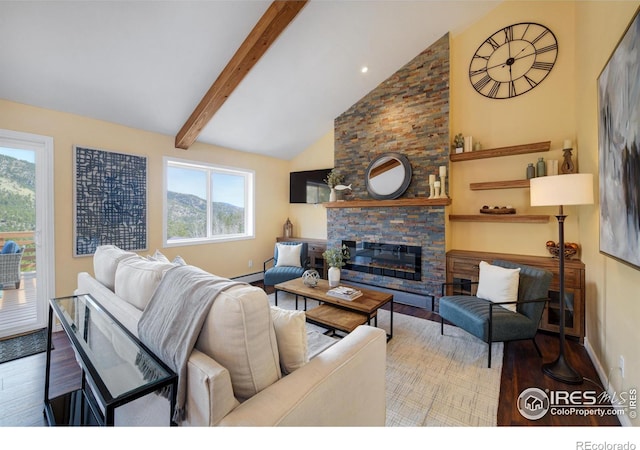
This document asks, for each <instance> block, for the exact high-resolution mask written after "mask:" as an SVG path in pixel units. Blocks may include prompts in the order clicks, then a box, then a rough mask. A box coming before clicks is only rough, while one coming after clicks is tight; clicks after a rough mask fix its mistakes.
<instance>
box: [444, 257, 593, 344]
mask: <svg viewBox="0 0 640 450" xmlns="http://www.w3.org/2000/svg"><path fill="white" fill-rule="evenodd" d="M495 259H502V260H505V261H512V262H515V263H518V264H526V265H528V266H533V267H540V268H542V269H546V270H548V271H549V272H551V273H553V279H552V280H551V286H550V287H549V298H550V299H551V301H550V302H549V303H548V304H547V306H546V307H545V309H544V313H543V314H542V319H541V321H540V327H539V328H540V329H541V330H545V331H552V332H555V333H558V332H560V327H559V324H560V307H559V288H560V285H559V276H558V271H559V268H558V260H557V259H556V258H552V257H544V256H528V255H515V254H510V253H491V252H475V251H467V250H450V251H449V252H447V283H452V282H454V281H455V282H456V283H462V285H463V286H464V282H465V281H466V282H471V281H478V272H479V268H478V267H479V264H480V261H486V262H488V263H491V262H492V261H493V260H495ZM564 281H565V297H566V299H567V301H566V302H565V333H566V335H567V336H573V337H576V338H578V339H579V340H580V342H583V341H584V334H585V332H584V322H585V266H584V264H583V263H582V261H580V260H577V259H565V267H564ZM475 289H476V286H475V285H471V284H468V285H467V289H466V293H472V294H474V293H475ZM453 293H454V291H453V289H452V287H451V286H449V288H448V292H447V295H451V294H453Z"/></svg>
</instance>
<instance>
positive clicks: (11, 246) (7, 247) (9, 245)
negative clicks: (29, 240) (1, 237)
mask: <svg viewBox="0 0 640 450" xmlns="http://www.w3.org/2000/svg"><path fill="white" fill-rule="evenodd" d="M20 250H21V249H20V246H19V245H18V244H16V243H15V242H14V241H7V242H5V243H4V246H3V247H2V252H0V253H2V254H3V255H6V254H10V253H20Z"/></svg>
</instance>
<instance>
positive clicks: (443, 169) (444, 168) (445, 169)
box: [440, 166, 447, 177]
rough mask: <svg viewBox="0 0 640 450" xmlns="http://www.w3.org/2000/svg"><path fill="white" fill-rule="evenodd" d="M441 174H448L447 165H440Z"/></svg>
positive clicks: (442, 175) (444, 175)
mask: <svg viewBox="0 0 640 450" xmlns="http://www.w3.org/2000/svg"><path fill="white" fill-rule="evenodd" d="M440 176H441V177H446V176H447V166H440Z"/></svg>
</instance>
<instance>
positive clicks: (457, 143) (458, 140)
mask: <svg viewBox="0 0 640 450" xmlns="http://www.w3.org/2000/svg"><path fill="white" fill-rule="evenodd" d="M453 147H454V148H455V149H456V153H462V151H463V149H464V136H462V133H458V134H456V135H455V137H454V138H453Z"/></svg>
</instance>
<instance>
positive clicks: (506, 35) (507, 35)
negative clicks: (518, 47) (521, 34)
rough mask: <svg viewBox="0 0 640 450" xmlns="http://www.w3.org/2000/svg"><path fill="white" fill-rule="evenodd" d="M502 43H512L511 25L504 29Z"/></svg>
mask: <svg viewBox="0 0 640 450" xmlns="http://www.w3.org/2000/svg"><path fill="white" fill-rule="evenodd" d="M504 41H505V42H511V41H513V25H511V26H508V27H506V28H505V29H504Z"/></svg>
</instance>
